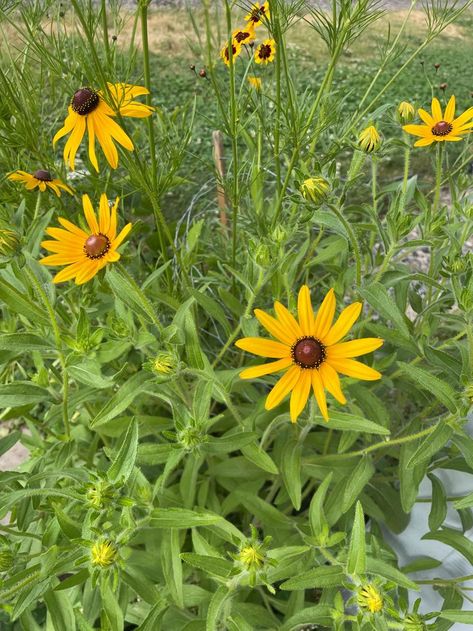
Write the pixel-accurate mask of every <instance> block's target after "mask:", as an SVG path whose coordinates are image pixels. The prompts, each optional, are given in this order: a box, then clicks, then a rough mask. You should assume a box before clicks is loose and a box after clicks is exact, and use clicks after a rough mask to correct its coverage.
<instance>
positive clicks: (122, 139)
mask: <svg viewBox="0 0 473 631" xmlns="http://www.w3.org/2000/svg"><path fill="white" fill-rule="evenodd" d="M97 123H98V124H102V125H103V128H104V131H105V133H106V134H108V135H109V136H111V137H112V138H114V139H115V140H116V141H117V142H118V143H119V144H120V145H121V146H122V147H125V149H128V151H133V149H134V147H133V143H132V141H131V138H129V136H127V135H126V134H125V132H124V131H123V129H122V128H121V127H120V125H118V123H116V122H115V121H114V120H113V119H112V118H110V117H109V116H103V115H101V114H100V115H99V117H98V120H97Z"/></svg>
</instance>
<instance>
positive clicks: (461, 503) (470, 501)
mask: <svg viewBox="0 0 473 631" xmlns="http://www.w3.org/2000/svg"><path fill="white" fill-rule="evenodd" d="M470 506H473V493H469V494H468V495H465V497H462V498H461V500H456V502H454V503H453V507H454V508H456V509H457V510H462V509H463V508H470Z"/></svg>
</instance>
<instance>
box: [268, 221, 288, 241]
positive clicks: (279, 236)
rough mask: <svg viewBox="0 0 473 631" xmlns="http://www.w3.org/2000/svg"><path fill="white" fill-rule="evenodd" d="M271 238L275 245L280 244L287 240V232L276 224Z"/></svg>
mask: <svg viewBox="0 0 473 631" xmlns="http://www.w3.org/2000/svg"><path fill="white" fill-rule="evenodd" d="M271 237H272V239H273V241H274V242H275V243H277V244H281V243H283V242H284V241H285V240H286V239H287V231H286V230H285V229H284V228H283V227H282V226H281V224H278V225H277V226H276V227H275V228H274V230H273V233H272V235H271Z"/></svg>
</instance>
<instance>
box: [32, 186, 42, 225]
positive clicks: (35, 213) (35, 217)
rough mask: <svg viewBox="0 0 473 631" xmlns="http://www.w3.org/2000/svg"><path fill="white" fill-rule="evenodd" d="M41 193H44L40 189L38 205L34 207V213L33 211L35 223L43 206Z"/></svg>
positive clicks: (37, 199)
mask: <svg viewBox="0 0 473 631" xmlns="http://www.w3.org/2000/svg"><path fill="white" fill-rule="evenodd" d="M41 195H42V193H41V191H40V190H38V197H37V198H36V206H35V207H34V213H33V223H34V222H35V221H36V219H37V218H38V215H39V209H40V207H41Z"/></svg>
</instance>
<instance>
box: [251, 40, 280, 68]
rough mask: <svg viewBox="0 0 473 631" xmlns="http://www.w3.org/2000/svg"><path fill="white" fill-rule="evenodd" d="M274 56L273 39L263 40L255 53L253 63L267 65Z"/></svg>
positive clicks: (274, 46) (274, 44) (274, 45)
mask: <svg viewBox="0 0 473 631" xmlns="http://www.w3.org/2000/svg"><path fill="white" fill-rule="evenodd" d="M275 55H276V42H275V41H274V39H265V40H264V42H263V43H262V44H260V45H259V46H258V48H257V49H256V51H255V61H256V63H257V64H269V62H270V61H273V59H274V57H275Z"/></svg>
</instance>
